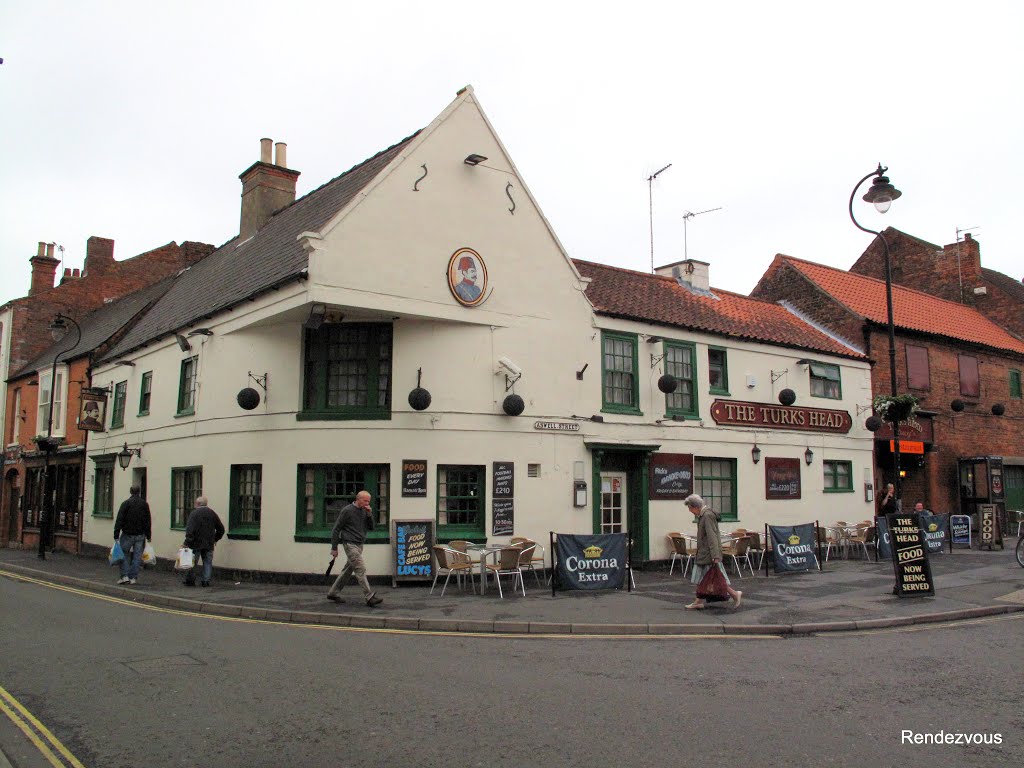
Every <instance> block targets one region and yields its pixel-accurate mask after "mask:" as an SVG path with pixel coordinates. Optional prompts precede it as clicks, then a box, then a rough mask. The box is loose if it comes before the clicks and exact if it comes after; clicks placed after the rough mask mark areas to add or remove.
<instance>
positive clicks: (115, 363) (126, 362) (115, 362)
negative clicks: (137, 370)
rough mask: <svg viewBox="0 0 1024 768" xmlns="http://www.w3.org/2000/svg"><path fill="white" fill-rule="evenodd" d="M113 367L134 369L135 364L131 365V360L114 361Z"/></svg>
mask: <svg viewBox="0 0 1024 768" xmlns="http://www.w3.org/2000/svg"><path fill="white" fill-rule="evenodd" d="M114 365H128V366H131V367H132V368H134V367H135V363H133V362H132V361H131V360H116V361H114Z"/></svg>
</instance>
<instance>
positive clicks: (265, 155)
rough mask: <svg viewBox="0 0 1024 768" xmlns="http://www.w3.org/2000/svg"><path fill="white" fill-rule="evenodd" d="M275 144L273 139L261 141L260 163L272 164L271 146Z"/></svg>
mask: <svg viewBox="0 0 1024 768" xmlns="http://www.w3.org/2000/svg"><path fill="white" fill-rule="evenodd" d="M273 143H274V140H273V139H260V162H261V163H267V164H268V165H269V164H270V162H271V160H270V145H271V144H273Z"/></svg>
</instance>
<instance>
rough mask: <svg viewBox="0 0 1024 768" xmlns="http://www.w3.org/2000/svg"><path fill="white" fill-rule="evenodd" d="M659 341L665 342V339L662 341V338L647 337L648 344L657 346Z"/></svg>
mask: <svg viewBox="0 0 1024 768" xmlns="http://www.w3.org/2000/svg"><path fill="white" fill-rule="evenodd" d="M659 341H664V339H662V338H661V336H648V337H647V343H648V344H657V343H658V342H659Z"/></svg>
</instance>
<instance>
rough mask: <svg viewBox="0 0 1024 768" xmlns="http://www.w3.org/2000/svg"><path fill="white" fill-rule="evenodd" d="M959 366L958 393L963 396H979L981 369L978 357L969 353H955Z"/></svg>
mask: <svg viewBox="0 0 1024 768" xmlns="http://www.w3.org/2000/svg"><path fill="white" fill-rule="evenodd" d="M957 363H958V365H959V368H960V394H961V395H964V396H965V397H981V371H980V370H979V368H978V358H976V357H971V356H970V355H957Z"/></svg>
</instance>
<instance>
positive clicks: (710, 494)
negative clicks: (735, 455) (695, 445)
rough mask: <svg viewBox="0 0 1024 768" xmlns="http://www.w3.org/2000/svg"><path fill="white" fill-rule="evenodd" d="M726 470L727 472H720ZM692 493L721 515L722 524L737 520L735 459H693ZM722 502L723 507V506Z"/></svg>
mask: <svg viewBox="0 0 1024 768" xmlns="http://www.w3.org/2000/svg"><path fill="white" fill-rule="evenodd" d="M723 468H727V469H728V471H727V472H724V473H723V472H722V469H723ZM693 489H694V490H693V492H694V493H696V494H697V495H698V496H700V497H702V498H703V499H704V503H705V504H707V505H708V506H709V507H711V508H712V509H713V510H715V511H716V512H718V514H719V515H721V520H722V522H730V523H734V522H736V521H737V520H739V509H738V506H737V505H738V503H739V502H738V500H737V492H736V489H737V480H736V459H726V458H722V457H718V456H695V457H694V458H693ZM723 501H724V502H725V505H724V506H723Z"/></svg>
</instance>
